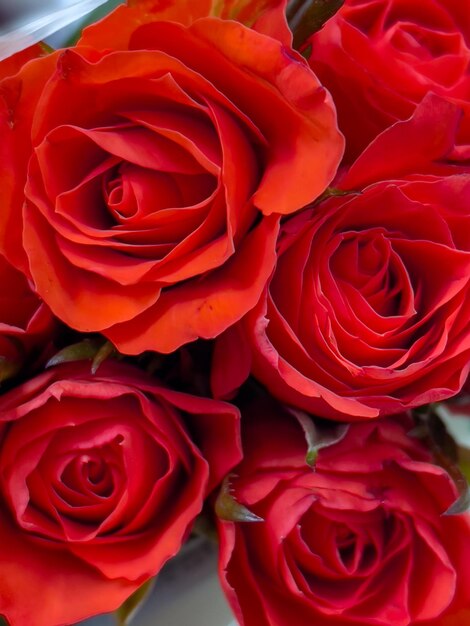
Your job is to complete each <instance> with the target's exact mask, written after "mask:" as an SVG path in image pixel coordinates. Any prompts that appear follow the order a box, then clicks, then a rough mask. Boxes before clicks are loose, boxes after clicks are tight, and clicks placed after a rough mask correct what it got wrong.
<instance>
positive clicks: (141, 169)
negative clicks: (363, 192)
mask: <svg viewBox="0 0 470 626" xmlns="http://www.w3.org/2000/svg"><path fill="white" fill-rule="evenodd" d="M254 4H256V5H258V4H259V3H254ZM281 4H282V3H281ZM149 6H150V9H149ZM152 7H153V8H152ZM155 7H157V9H158V10H157V9H156V8H155ZM186 9H187V7H186V4H185V3H177V4H174V3H171V2H169V3H168V2H167V3H164V6H163V3H157V4H149V3H142V5H136V6H133V7H120V8H119V9H118V11H117V12H116V13H114V14H112V15H111V16H109V17H108V18H106V19H105V20H103V21H102V22H100V23H98V24H96V25H94V26H93V27H91V28H89V29H87V30H86V31H85V33H84V36H83V38H82V40H81V42H80V44H79V45H78V46H77V47H76V48H73V49H69V50H66V51H62V52H56V53H54V54H51V55H50V56H49V57H45V58H39V59H37V60H33V61H31V62H30V63H27V64H26V65H24V66H23V68H22V69H21V71H20V72H19V73H18V74H16V75H15V76H13V77H10V78H7V79H5V80H4V81H2V82H1V83H0V93H1V94H2V96H3V109H2V108H1V106H2V104H1V103H2V101H0V144H1V146H2V147H1V148H0V150H1V152H2V168H3V171H2V172H1V173H0V178H1V180H2V182H3V185H2V191H1V192H0V193H1V198H0V201H1V202H2V203H3V205H4V206H5V207H6V210H5V213H4V215H3V216H2V220H1V224H0V246H1V248H2V249H3V250H4V251H5V254H6V255H7V256H8V257H9V259H10V260H11V261H12V262H13V263H14V264H15V265H16V266H17V267H19V268H21V269H22V270H23V271H24V272H25V273H27V274H30V276H31V278H32V280H33V281H34V284H35V286H36V289H37V291H38V293H39V294H40V296H41V297H42V298H43V299H44V300H45V302H46V303H47V304H48V305H49V306H50V308H51V309H52V311H53V312H54V313H55V314H56V315H57V316H58V317H59V318H61V319H62V320H63V321H64V322H66V323H67V324H68V325H70V326H72V327H73V328H75V329H77V330H80V331H84V332H89V331H100V332H103V333H104V334H105V335H106V336H107V337H108V338H109V339H110V340H111V341H112V342H114V343H115V344H116V346H117V347H118V348H119V349H120V350H121V351H123V352H126V353H128V354H136V353H139V352H142V351H143V350H147V349H154V350H158V351H162V352H170V351H172V350H174V349H175V348H177V347H178V346H180V345H182V344H184V343H187V342H189V341H192V340H194V339H196V338H198V337H203V338H211V337H215V336H217V335H218V334H220V333H221V332H222V331H223V330H225V329H226V328H227V327H229V326H230V325H231V324H233V323H234V322H236V321H237V320H238V319H240V318H241V317H242V316H243V315H244V314H245V313H246V312H247V311H248V310H249V309H251V308H252V307H253V306H254V305H255V304H256V302H257V301H258V299H259V297H260V294H261V292H262V289H263V287H264V285H265V283H266V281H267V279H268V277H269V275H270V273H271V271H272V269H273V266H274V263H275V242H276V237H277V233H278V226H279V220H280V216H281V215H283V214H290V213H292V212H295V211H297V210H298V209H300V208H302V207H303V206H304V205H305V204H307V203H309V202H310V201H312V200H313V199H315V198H316V197H317V196H318V195H319V194H321V193H322V192H323V190H324V189H325V187H326V186H327V185H328V183H329V182H330V181H331V179H332V177H333V176H334V174H335V171H336V168H337V165H338V162H339V159H340V158H341V154H342V149H343V139H342V136H341V135H340V133H339V131H338V130H337V126H336V117H335V111H334V108H333V105H332V103H331V101H330V98H329V96H328V94H327V93H326V92H325V91H324V89H323V88H322V87H321V85H320V84H319V82H318V80H317V79H316V77H315V76H314V74H313V73H312V72H311V70H310V69H309V68H308V67H307V65H306V63H305V62H304V60H303V59H302V58H301V57H300V56H299V55H297V53H295V52H294V51H292V50H291V49H290V48H289V47H288V46H287V45H286V43H287V39H288V38H287V35H286V34H285V31H283V28H282V24H283V22H282V20H281V19H280V18H279V13H276V11H275V10H274V9H272V10H271V12H268V13H267V14H266V15H267V16H268V17H269V16H271V17H270V18H269V19H267V18H266V19H265V20H264V21H263V20H262V19H261V17H259V19H258V20H257V22H256V24H258V27H259V30H258V31H257V30H254V29H250V28H248V27H247V26H245V25H243V24H242V23H240V22H236V21H231V20H224V19H221V18H219V17H213V16H210V15H209V14H210V13H211V12H213V13H216V11H214V10H213V9H212V8H211V7H210V6H208V7H205V5H201V8H200V9H198V10H197V11H196V9H194V10H193V12H189V13H188V12H187V11H186ZM221 13H223V11H222V12H221V11H219V14H221ZM204 15H205V16H206V17H204ZM237 15H238V14H237ZM239 15H242V13H241V12H240V14H239ZM276 16H277V19H274V18H276ZM170 20H171V21H170ZM256 24H255V27H256ZM270 29H272V34H273V35H274V36H271V32H270ZM279 33H281V35H282V33H284V35H283V41H282V42H281V41H280V40H279V39H277V38H275V37H277V36H281V35H280V34H279ZM24 189H25V191H24Z"/></svg>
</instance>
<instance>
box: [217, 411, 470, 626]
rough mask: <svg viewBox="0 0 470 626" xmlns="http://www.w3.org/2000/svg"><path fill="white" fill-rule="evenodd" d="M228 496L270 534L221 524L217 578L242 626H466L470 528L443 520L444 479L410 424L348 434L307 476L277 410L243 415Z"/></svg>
mask: <svg viewBox="0 0 470 626" xmlns="http://www.w3.org/2000/svg"><path fill="white" fill-rule="evenodd" d="M242 420H244V421H243V423H244V424H245V427H246V432H245V433H244V451H245V457H244V460H243V462H242V464H241V465H240V466H239V467H238V468H237V469H236V476H234V477H233V478H232V479H231V482H230V485H231V493H232V495H233V497H234V498H235V500H236V501H237V502H239V503H240V504H243V505H245V506H246V507H247V508H248V509H249V510H250V511H251V512H252V513H254V514H255V515H257V516H259V517H261V518H263V520H264V521H263V522H254V523H251V522H250V523H234V522H228V521H226V522H222V521H221V522H219V532H220V538H221V547H220V575H221V580H222V585H223V587H224V590H225V593H226V595H227V597H228V599H229V601H230V604H231V606H232V608H233V610H234V612H235V614H236V616H237V618H238V620H239V622H240V624H241V625H242V626H291V625H292V624H293V623H295V624H296V626H313V625H315V626H345V625H346V624H347V625H349V626H364V625H366V624H370V625H374V626H392V625H393V626H411V625H415V624H416V625H417V624H422V625H423V626H448V625H449V626H450V625H452V626H466V624H468V621H465V620H466V619H467V620H468V612H467V616H465V610H466V609H467V610H468V608H469V606H470V544H469V542H468V537H469V532H470V518H469V517H468V515H466V516H460V517H458V516H457V517H451V516H443V515H442V514H443V513H444V512H445V511H446V510H447V508H448V507H449V506H450V505H451V504H452V503H453V501H454V500H455V498H456V489H455V486H454V484H453V482H452V480H451V479H450V477H449V476H448V475H447V473H446V472H445V471H444V470H443V469H441V468H440V467H437V466H436V465H433V464H432V462H431V459H430V455H429V453H428V452H427V451H426V450H425V449H424V448H423V446H422V444H421V443H420V442H419V441H418V440H416V439H412V438H410V437H409V436H408V435H407V431H408V430H409V429H410V428H411V427H412V423H411V420H408V419H407V417H406V416H401V417H400V418H397V419H396V421H393V420H392V419H391V418H388V419H386V420H381V421H375V422H368V423H365V424H353V425H351V426H350V428H349V431H348V433H347V434H346V437H345V438H344V439H343V440H342V441H341V442H340V443H337V444H335V445H333V446H331V447H329V448H324V449H322V450H321V451H320V453H319V456H318V461H317V464H316V469H315V471H313V470H312V468H311V467H310V466H308V465H307V464H306V461H305V457H306V442H305V435H304V433H303V431H302V429H301V428H300V426H299V425H298V424H297V422H296V421H295V420H293V419H292V416H289V415H287V414H286V413H284V412H283V410H282V409H281V408H279V407H277V406H275V405H274V404H272V403H270V402H264V403H263V404H262V403H257V404H255V405H253V406H251V407H250V408H249V410H247V411H246V414H245V413H244V412H243V411H242Z"/></svg>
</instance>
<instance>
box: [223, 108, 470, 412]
mask: <svg viewBox="0 0 470 626" xmlns="http://www.w3.org/2000/svg"><path fill="white" fill-rule="evenodd" d="M456 113H457V115H458V112H456V109H455V107H454V106H453V105H449V104H447V103H445V101H442V100H440V99H439V98H436V97H430V98H428V99H426V101H425V102H424V103H423V105H422V106H420V107H419V110H418V111H417V112H416V114H415V116H414V117H413V118H411V119H410V120H408V121H406V122H400V123H397V124H396V125H395V126H393V127H391V128H390V129H388V130H387V131H385V132H384V133H383V134H382V135H381V136H380V137H378V138H377V139H376V141H375V142H373V144H371V145H370V146H369V148H368V149H367V150H366V151H365V152H364V154H363V155H362V156H361V157H360V158H359V159H358V160H357V162H356V163H355V164H354V165H353V166H352V168H351V170H350V171H349V172H347V173H346V174H344V176H343V178H342V179H340V186H341V188H342V189H343V191H344V193H345V194H346V195H340V196H336V197H332V198H330V199H327V200H325V201H324V202H322V203H320V204H319V205H318V206H316V207H314V208H313V209H312V210H308V211H306V212H304V213H303V214H301V215H299V216H296V217H294V218H292V219H291V220H290V221H287V222H286V223H285V224H284V226H283V228H282V231H281V235H280V240H279V258H278V261H277V266H276V270H275V272H274V274H273V276H272V278H271V280H270V283H269V286H268V288H267V289H266V291H265V295H264V297H263V298H262V299H261V301H260V303H259V304H258V305H257V306H256V307H255V308H254V309H253V310H252V311H251V312H250V313H249V314H248V315H247V316H246V318H245V320H244V322H243V328H244V329H245V336H246V341H247V342H248V344H249V345H250V346H251V353H252V354H251V358H252V364H251V370H252V372H253V373H254V375H255V376H256V377H257V378H258V379H259V380H260V381H261V382H262V383H264V384H265V385H266V386H267V388H268V389H269V390H270V392H271V393H272V394H273V395H274V396H276V397H278V398H280V399H281V400H282V401H284V402H286V403H288V404H292V405H294V406H296V407H299V408H302V409H305V410H307V411H309V412H311V413H314V414H317V415H321V416H324V417H329V418H336V419H340V420H346V421H349V420H354V419H365V418H371V417H378V416H382V415H387V414H393V413H398V412H401V411H403V410H404V409H407V408H411V407H416V406H420V405H422V404H426V403H428V402H435V401H439V400H442V399H444V398H448V397H450V396H452V395H455V394H456V393H457V392H458V391H459V390H460V389H461V387H462V385H463V383H464V382H465V379H466V377H467V374H468V369H469V362H470V308H469V307H470V293H469V280H470V238H469V234H470V214H469V210H468V206H469V202H470V175H469V174H468V172H467V171H466V170H465V169H464V168H460V167H457V168H456V167H454V166H451V165H448V164H447V163H445V162H444V160H443V159H444V156H445V154H446V151H448V149H449V148H450V146H451V145H453V141H452V137H453V136H454V134H453V133H455V129H456V119H457V118H456V117H455V116H456ZM410 139H412V140H413V143H412V146H413V147H412V148H410V151H411V152H412V154H415V155H416V154H419V155H421V156H420V158H419V159H413V158H411V159H410V160H408V156H406V155H405V156H402V155H403V150H402V147H403V145H405V144H406V142H407V140H410ZM430 143H432V145H430ZM439 153H440V154H441V158H440V159H439V158H438V154H439ZM419 172H422V173H419ZM394 173H395V174H394ZM381 178H382V180H380V179H381ZM374 180H375V181H380V182H373V181H374ZM286 294H289V297H286ZM238 353H239V354H243V355H244V356H243V357H240V358H242V359H243V362H240V363H239V365H238V366H234V365H233V364H232V366H231V368H230V371H233V370H236V369H237V370H238V371H246V369H247V365H246V351H245V352H243V351H242V350H239V351H238ZM219 365H220V360H219V362H217V363H216V364H215V365H214V367H218V366H219ZM230 371H229V372H228V374H229V375H230ZM218 378H219V380H220V379H221V378H223V375H222V374H219V376H218ZM224 384H225V387H227V388H228V387H230V382H227V381H226V382H225V383H224ZM219 388H221V389H222V393H220V394H219V395H221V396H223V395H224V394H223V388H222V387H221V386H220V385H219Z"/></svg>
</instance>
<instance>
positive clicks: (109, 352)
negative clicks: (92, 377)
mask: <svg viewBox="0 0 470 626" xmlns="http://www.w3.org/2000/svg"><path fill="white" fill-rule="evenodd" d="M118 354H119V353H118V351H117V350H116V348H115V347H114V345H113V344H112V343H111V342H110V341H106V342H105V343H104V344H103V345H102V346H101V348H100V349H99V350H98V352H97V353H96V354H95V356H94V358H93V363H92V364H91V373H92V374H96V372H97V371H98V368H99V366H100V365H101V364H102V363H104V361H106V359H109V358H110V357H113V356H118Z"/></svg>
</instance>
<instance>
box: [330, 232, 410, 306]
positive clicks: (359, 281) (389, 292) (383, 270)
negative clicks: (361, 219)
mask: <svg viewBox="0 0 470 626" xmlns="http://www.w3.org/2000/svg"><path fill="white" fill-rule="evenodd" d="M340 238H341V244H340V245H339V246H338V248H337V250H336V252H335V253H334V254H333V256H332V258H331V264H330V266H331V270H332V272H333V274H334V276H335V277H336V280H337V282H338V284H339V286H340V287H341V289H342V291H344V293H346V294H348V295H349V299H350V302H351V303H354V302H355V301H356V304H357V305H359V302H358V297H359V298H360V301H365V302H367V304H368V305H369V306H370V308H371V309H372V310H373V311H375V312H376V313H377V314H378V315H380V316H382V317H390V316H394V315H399V314H400V312H401V310H402V295H403V294H402V287H403V283H404V282H405V283H406V271H405V269H404V267H403V264H402V262H401V260H400V259H399V257H398V256H397V255H396V254H395V252H394V250H393V248H392V246H391V243H390V241H389V240H388V239H387V238H386V237H385V236H384V234H383V233H381V232H375V233H374V232H371V233H367V234H364V235H362V234H359V235H358V234H357V233H352V234H343V235H341V236H340Z"/></svg>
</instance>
